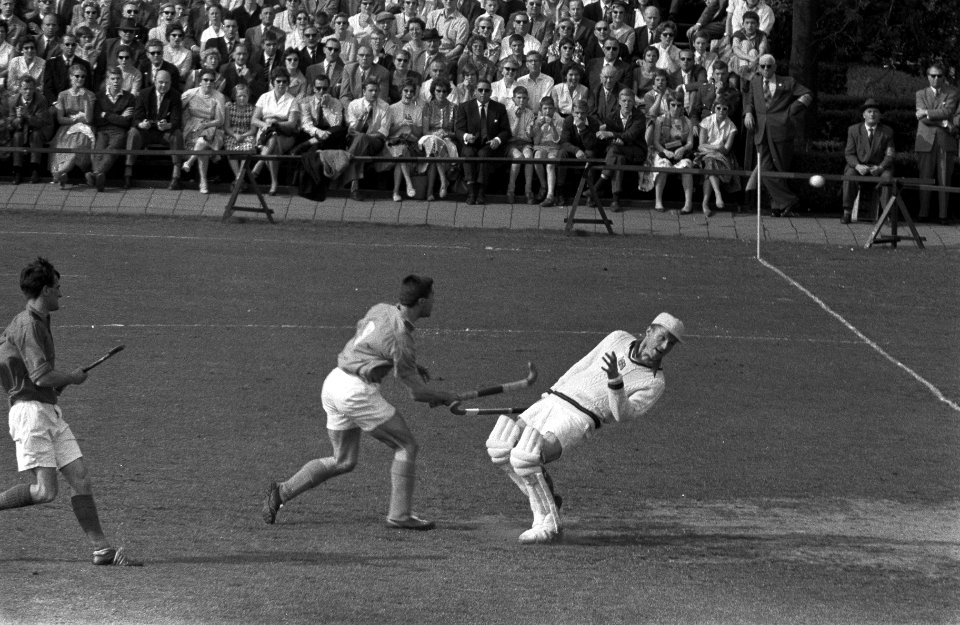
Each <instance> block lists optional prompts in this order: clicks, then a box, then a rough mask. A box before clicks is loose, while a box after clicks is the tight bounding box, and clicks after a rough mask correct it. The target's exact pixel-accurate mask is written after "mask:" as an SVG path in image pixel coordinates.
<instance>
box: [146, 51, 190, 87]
mask: <svg viewBox="0 0 960 625" xmlns="http://www.w3.org/2000/svg"><path fill="white" fill-rule="evenodd" d="M140 71H141V72H142V73H143V88H144V89H153V87H154V85H155V84H156V80H157V74H158V73H160V72H167V73H168V74H170V76H171V78H172V79H173V83H172V84H171V86H170V88H171V89H174V90H176V91H183V78H182V77H181V76H180V70H179V69H177V66H176V65H174V64H173V63H171V62H169V61H164V60H163V42H162V41H160V40H159V39H151V40H150V41H148V42H147V54H146V58H145V62H144V64H143V65H142V66H141V67H140Z"/></svg>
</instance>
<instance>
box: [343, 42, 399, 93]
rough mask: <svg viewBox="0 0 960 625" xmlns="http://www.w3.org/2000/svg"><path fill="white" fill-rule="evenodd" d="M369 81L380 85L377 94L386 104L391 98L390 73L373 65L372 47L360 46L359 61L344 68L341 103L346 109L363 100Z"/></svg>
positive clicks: (358, 51) (358, 50)
mask: <svg viewBox="0 0 960 625" xmlns="http://www.w3.org/2000/svg"><path fill="white" fill-rule="evenodd" d="M369 80H376V81H377V82H378V83H380V88H379V89H377V93H378V94H381V95H382V96H383V97H382V98H381V99H382V100H383V101H384V103H386V100H387V98H389V97H390V72H388V71H387V70H386V69H384V68H382V67H380V66H379V65H374V64H373V50H371V49H370V46H360V47H359V48H358V49H357V60H356V62H354V63H348V64H347V65H346V66H345V67H344V68H343V80H342V81H341V82H340V102H341V103H343V106H344V108H347V107H349V106H350V102H352V101H353V100H359V99H361V98H362V97H363V96H364V94H365V91H366V87H365V85H366V83H367V81H369Z"/></svg>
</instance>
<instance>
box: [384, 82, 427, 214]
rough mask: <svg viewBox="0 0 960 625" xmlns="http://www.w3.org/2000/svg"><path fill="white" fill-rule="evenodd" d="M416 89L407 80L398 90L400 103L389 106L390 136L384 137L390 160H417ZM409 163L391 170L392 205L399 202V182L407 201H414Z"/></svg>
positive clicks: (420, 120)
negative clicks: (405, 193) (407, 157)
mask: <svg viewBox="0 0 960 625" xmlns="http://www.w3.org/2000/svg"><path fill="white" fill-rule="evenodd" d="M419 91H420V86H419V85H418V84H417V81H416V80H413V79H412V78H408V79H407V81H406V82H405V83H403V87H402V88H401V89H400V101H399V102H397V103H396V104H391V105H390V136H389V137H387V149H388V150H389V151H390V154H391V156H397V157H400V156H417V155H419V152H420V150H419V149H418V148H417V143H418V142H419V140H420V136H421V135H422V134H423V107H422V106H421V105H420V104H419V103H418V102H417V94H418V93H419ZM412 168H413V163H397V164H396V165H395V166H394V168H393V201H394V202H399V201H400V200H401V199H402V196H401V195H400V181H401V180H404V181H406V183H407V197H411V198H412V197H415V196H416V195H417V191H416V189H415V188H414V186H413V178H412V177H411V169H412Z"/></svg>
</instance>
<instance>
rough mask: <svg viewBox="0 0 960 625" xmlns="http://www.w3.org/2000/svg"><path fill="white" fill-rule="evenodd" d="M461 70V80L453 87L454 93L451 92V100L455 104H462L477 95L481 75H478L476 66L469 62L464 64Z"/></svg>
mask: <svg viewBox="0 0 960 625" xmlns="http://www.w3.org/2000/svg"><path fill="white" fill-rule="evenodd" d="M460 70H461V82H460V84H459V85H457V86H456V87H454V88H453V93H452V94H450V100H451V101H452V102H453V103H454V104H462V103H463V102H468V101H470V100H473V99H475V98H476V97H477V82H478V80H479V77H478V76H477V70H476V68H475V67H474V66H473V65H469V64H468V65H462V66H461V67H460Z"/></svg>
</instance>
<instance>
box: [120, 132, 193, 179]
mask: <svg viewBox="0 0 960 625" xmlns="http://www.w3.org/2000/svg"><path fill="white" fill-rule="evenodd" d="M145 145H159V146H163V147H165V148H167V149H168V150H182V149H183V133H182V132H181V131H180V130H170V131H167V132H161V131H159V130H156V129H154V128H151V129H149V130H141V129H140V128H131V129H130V131H129V132H127V149H128V150H142V149H143V146H145ZM182 158H183V157H181V156H177V155H174V156H171V157H170V159H171V160H172V161H173V166H174V168H177V167H178V166H179V165H180V160H181V159H182ZM136 160H137V157H136V156H133V155H132V154H131V155H128V156H127V167H133V163H134V161H136ZM175 171H179V170H178V169H175ZM176 175H178V174H176ZM176 175H175V176H174V177H176Z"/></svg>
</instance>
